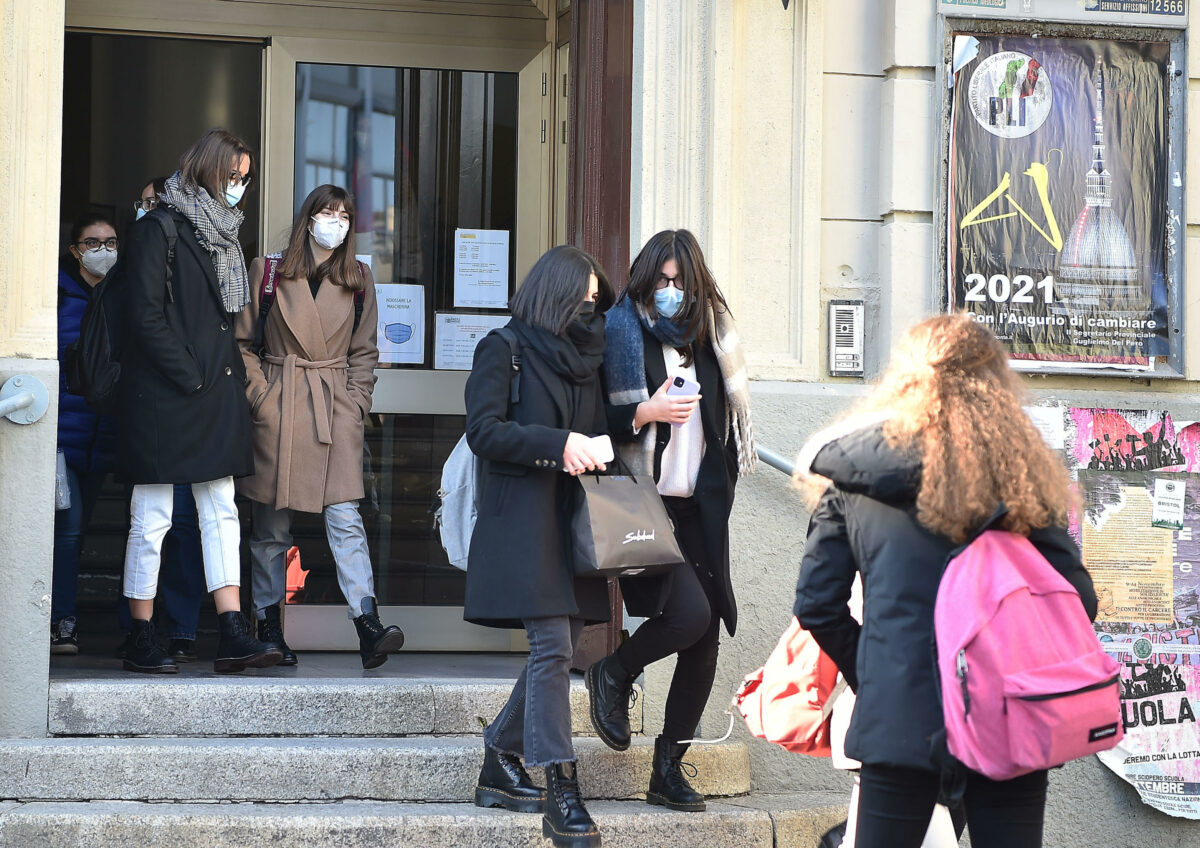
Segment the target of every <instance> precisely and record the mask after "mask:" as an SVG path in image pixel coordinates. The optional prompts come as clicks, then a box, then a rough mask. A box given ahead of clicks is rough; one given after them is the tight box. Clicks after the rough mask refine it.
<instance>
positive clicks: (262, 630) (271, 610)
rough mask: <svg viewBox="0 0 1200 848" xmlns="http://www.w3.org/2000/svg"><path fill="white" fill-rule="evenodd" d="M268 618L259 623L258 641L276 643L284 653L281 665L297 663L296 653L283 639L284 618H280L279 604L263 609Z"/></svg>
mask: <svg viewBox="0 0 1200 848" xmlns="http://www.w3.org/2000/svg"><path fill="white" fill-rule="evenodd" d="M263 612H264V613H265V614H266V616H267V617H266V618H264V619H263V620H262V621H260V622H259V623H258V641H260V642H267V643H269V644H272V645H274V646H275V647H276V648H278V649H279V651H280V653H282V654H283V659H281V660H280V661H279V664H280V665H295V664H296V663H297V660H296V654H295V652H293V651H292V649H291V648H289V647H288V643H287V642H285V641H283V620H282V619H281V618H280V613H279V604H272V605H271V606H269V607H267V608H266V609H264V610H263Z"/></svg>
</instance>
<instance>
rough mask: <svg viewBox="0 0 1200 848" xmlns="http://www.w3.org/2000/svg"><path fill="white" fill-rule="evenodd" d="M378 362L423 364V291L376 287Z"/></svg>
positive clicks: (389, 285) (404, 286)
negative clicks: (377, 304)
mask: <svg viewBox="0 0 1200 848" xmlns="http://www.w3.org/2000/svg"><path fill="white" fill-rule="evenodd" d="M375 296H376V298H378V300H379V362H380V364H381V365H382V364H386V363H403V364H405V365H423V364H424V362H425V287H424V286H413V285H408V284H405V283H379V284H377V285H376V286H375Z"/></svg>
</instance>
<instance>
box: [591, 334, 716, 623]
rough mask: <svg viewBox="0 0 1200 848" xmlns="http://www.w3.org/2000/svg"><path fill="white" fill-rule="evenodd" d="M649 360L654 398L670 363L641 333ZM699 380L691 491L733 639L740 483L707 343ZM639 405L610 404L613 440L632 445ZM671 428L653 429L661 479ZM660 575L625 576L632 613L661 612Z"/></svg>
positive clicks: (699, 352)
mask: <svg viewBox="0 0 1200 848" xmlns="http://www.w3.org/2000/svg"><path fill="white" fill-rule="evenodd" d="M642 342H643V345H644V349H645V357H644V358H645V361H646V390H647V391H648V392H649V393H650V394H654V392H656V391H658V387H659V386H661V385H662V384H663V381H665V380H666V379H667V364H666V360H665V359H664V358H663V350H662V342H660V341H659V340H658V339H656V338H655V337H654V336H653V335H651V334H650V333H648V332H646V330H645V328H643V329H642ZM693 350H694V354H695V356H694V360H695V364H696V381H697V382H698V383H700V409H699V411H700V420H701V423H702V424H703V427H704V456H703V458H701V460H700V470H699V472H698V474H697V475H696V488H695V490H694V492H693V493H692V498H693V499H694V500H695V502H696V505H697V507H699V510H700V516H701V518H702V519H703V521H704V539H705V546H706V548H707V554H708V560H709V562H712V563H715V564H716V566H717V569H718V571H717V573H715V574H714V575H713V576H714V578H715V584H716V587H717V594H718V597H717V600H718V604H719V609H717V610H715V612H718V613H719V614H720V616H721V619H722V620H723V621H724V622H725V629H726V630H727V631H729V635H730V636H732V635H733V634H734V631H736V630H737V601H736V599H735V598H734V596H733V581H732V580H731V578H730V575H729V513H730V512H731V511H732V510H733V495H734V486H735V485H736V484H737V479H738V462H737V445H736V444H735V442H734V438H733V433H732V432H730V433H728V434H726V432H725V419H726V415H727V411H726V404H725V381H724V379H723V378H722V377H721V366H720V364H719V363H718V362H717V355H716V352H715V351H714V350H713V349H712V346H711V345H708V344H696V345H694V346H693ZM637 406H638V405H637V404H636V403H630V404H623V405H620V406H612V405H610V406H608V409H607V414H608V422H609V427H610V429H611V432H612V437H613V439H614V440H615V441H626V442H628V441H633V440H634V439H635V438H636V437H635V436H634V434H633V416H634V414H635V413H636V412H637ZM671 430H672V427H671V425H670V424H661V423H660V424H658V426H657V427H655V444H654V479H655V480H656V481H657V480H658V479H659V478H660V477H661V476H662V456H663V451H664V450H666V447H667V444H668V443H669V442H670V441H671ZM673 573H674V572H669V573H667V574H664V575H659V576H656V577H622V578H621V595H622V596H623V597H624V599H625V608H626V609H627V610H629V612H630V614H631V615H639V616H645V617H647V618H650V617H653V616H656V615H658V614H660V613H661V612H662V609H663V603H664V602H665V600H666V596H667V592H668V590H669V588H670V581H671V579H672V574H673Z"/></svg>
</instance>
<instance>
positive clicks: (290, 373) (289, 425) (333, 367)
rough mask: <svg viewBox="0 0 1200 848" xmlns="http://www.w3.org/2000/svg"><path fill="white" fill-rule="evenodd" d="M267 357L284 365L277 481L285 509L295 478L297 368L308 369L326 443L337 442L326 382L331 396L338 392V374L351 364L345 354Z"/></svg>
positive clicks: (321, 437)
mask: <svg viewBox="0 0 1200 848" xmlns="http://www.w3.org/2000/svg"><path fill="white" fill-rule="evenodd" d="M263 359H264V360H266V361H267V362H269V363H271V364H272V365H280V366H282V367H283V389H282V395H283V397H282V399H281V400H282V409H281V413H282V414H281V416H280V419H279V458H278V468H277V474H276V485H275V508H276V509H283V508H284V507H285V506H286V504H287V503H288V500H289V499H288V493H289V492H290V491H291V478H292V431H293V429H294V427H295V423H296V369H297V368H300V369H302V370H303V371H304V377H305V379H306V380H308V392H309V395H310V396H311V397H312V403H313V421H314V422H315V423H316V426H317V441H318V442H319V443H321V444H323V445H331V444H333V408H332V407H331V406H330V405H329V404H327V403H326V402H325V391H324V388H323V386H328V387H329V397H330V398H331V399H332V398H333V395H334V391H335V388H334V382H333V378H334V375H335V374H336V373H338V372H342V373H343V377H342V380H343V381H344V380H345V376H344V372H345V371H346V369H347V368H348V367H349V362H348V360H347V358H346V357H345V356H339V357H337V358H336V359H322V360H318V361H315V362H314V361H312V360H308V359H301V358H300V357H299V356H297V355H296V354H294V353H289V354H288V355H287V356H272V355H271V354H267V355H265V356H263Z"/></svg>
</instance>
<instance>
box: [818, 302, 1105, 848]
mask: <svg viewBox="0 0 1200 848" xmlns="http://www.w3.org/2000/svg"><path fill="white" fill-rule="evenodd" d="M1022 394H1023V392H1022V386H1021V383H1020V378H1019V377H1018V376H1017V375H1016V374H1015V373H1013V372H1012V370H1010V369H1009V367H1008V357H1007V355H1006V354H1005V352H1004V348H1003V347H1001V345H1000V343H999V342H998V341H997V340H996V338H995V337H994V336H993V335H992V334H991V333H990V332H989V331H988V330H987V329H985V328H984V327H983V326H982V325H980V324H977V323H975V322H974V321H972V320H971V319H970V318H968V317H966V316H964V315H956V316H940V317H937V318H931V319H929V320H927V321H924V322H922V323H921V324H918V325H917V326H916V327H915V328H913V329H912V330H911V331H910V332H909V333H908V335H907V336H906V337H905V339H904V340H903V341H902V342H901V344H900V347H899V349H898V350H897V351H896V352H895V354H894V361H893V365H892V367H891V369H890V370H889V372H888V374H887V375H886V376H885V377H884V379H883V381H882V383H881V384H880V385H879V387H878V388H877V389H876V391H875V392H874V393H873V395H872V396H871V397H870V398H869V399H868V401H867V402H866V403H865V404H864V406H863V407H862V408H861V410H860V411H861V413H862V414H861V415H859V416H857V417H854V418H851V419H850V420H848V421H846V422H843V423H842V424H841V425H839V426H838V427H836V428H831V430H830V431H828V432H826V433H825V434H820V435H818V436H817V437H814V439H813V440H812V441H811V442H810V443H809V445H808V446H806V447H805V449H804V451H803V452H802V453H801V455H800V460H799V461H798V462H797V469H798V472H799V474H800V475H801V477H802V482H804V483H807V484H808V485H809V486H810V487H811V488H812V489H813V490H814V494H815V495H816V496H817V497H818V498H819V500H817V506H816V509H815V511H814V512H813V516H812V521H811V523H810V525H809V530H808V543H807V546H806V548H805V552H804V560H803V562H802V563H801V566H800V579H799V583H798V585H797V587H796V605H795V614H796V617H797V618H798V619H799V620H800V624H801V625H802V626H804V627H805V628H806V629H807V630H809V631H810V632H811V633H812V635H813V638H814V639H816V640H817V643H818V644H819V645H820V646H821V647H822V648H823V649H824V650H825V652H826V653H827V654H828V655H829V656H830V658H832V659H833V661H834V662H836V663H837V665H838V668H839V669H840V670H841V672H842V674H843V676H844V677H845V678H846V682H847V684H848V685H849V686H850V688H851V689H852V690H853V691H854V692H855V694H856V695H857V699H856V701H855V704H854V712H853V715H852V718H851V720H850V728H849V730H848V731H847V734H846V745H845V750H846V754H847V755H848V756H850V757H852V758H854V759H856V760H859V761H860V762H861V763H862V773H861V776H860V781H861V786H860V794H859V802H858V828H857V835H856V842H855V846H856V848H884V846H886V848H917V846H919V845H921V841H922V838H923V837H924V835H925V830H926V827H927V825H928V824H929V818H930V814H931V813H932V812H933V808H934V804H935V803H936V801H937V799H938V794H939V789H940V788H941V787H943V786H954V785H956V784H957V785H959V786H964V785H965V795H964V796H963V798H964V803H965V808H966V814H967V826H968V827H969V828H970V830H971V844H972V845H974V846H976V848H1036V846H1039V845H1041V843H1042V816H1043V810H1044V807H1045V803H1046V772H1045V771H1038V772H1033V773H1032V774H1027V775H1024V776H1022V777H1018V778H1015V779H1013V780H1007V781H999V782H998V781H992V780H989V779H987V778H986V777H984V776H983V775H980V774H976V773H974V772H968V771H967V770H966V768H965V767H964V766H963V765H962V764H961V763H958V762H957V761H956V760H954V759H953V758H952V757H951V756H950V754H949V752H948V751H947V750H946V745H945V725H944V721H943V718H942V706H941V700H940V698H939V697H938V691H937V688H936V682H935V679H934V677H935V674H936V671H935V669H934V663H933V658H932V654H931V646H932V645H933V641H934V632H933V607H934V601H935V599H936V597H937V590H938V584H939V582H940V580H941V575H942V569H943V566H944V565H945V563H946V560H947V557H948V556H949V554H950V553H951V551H953V550H954V549H955V548H958V547H959V546H961V545H962V544H963V543H964V542H965V541H967V540H968V539H970V538H972V537H973V536H974V535H975V534H976V533H978V532H979V531H980V530H982V529H984V527H997V528H999V529H1003V530H1008V531H1011V532H1013V533H1018V534H1020V535H1023V536H1027V537H1028V538H1029V540H1030V541H1031V542H1032V543H1033V544H1034V546H1035V547H1036V548H1037V549H1038V550H1039V551H1040V552H1041V553H1042V555H1043V556H1045V557H1046V559H1047V560H1049V562H1050V564H1051V565H1053V566H1054V567H1055V568H1056V569H1057V570H1058V571H1059V572H1060V573H1061V574H1062V575H1063V576H1064V577H1066V578H1067V580H1069V581H1070V583H1071V585H1072V586H1074V587H1075V588H1076V589H1077V590H1078V591H1079V595H1080V598H1081V600H1082V602H1083V605H1084V608H1085V609H1086V610H1087V613H1088V615H1089V616H1090V617H1092V618H1095V615H1096V595H1095V593H1094V592H1093V590H1092V581H1091V578H1090V577H1089V576H1088V574H1087V571H1085V570H1084V568H1083V565H1082V564H1081V562H1080V558H1079V550H1078V548H1077V547H1076V546H1075V543H1074V542H1073V541H1072V540H1071V537H1070V536H1069V535H1068V534H1067V532H1066V529H1065V527H1066V521H1067V505H1068V502H1069V496H1068V490H1067V485H1068V481H1067V472H1066V469H1065V468H1064V467H1063V464H1062V462H1061V460H1059V458H1058V457H1057V456H1056V455H1055V454H1054V452H1053V451H1051V450H1050V448H1049V447H1048V446H1047V445H1046V444H1045V442H1044V441H1043V440H1042V437H1041V435H1040V434H1039V433H1038V430H1037V429H1036V428H1035V427H1034V425H1033V422H1032V421H1030V420H1029V417H1028V416H1027V415H1026V414H1025V412H1024V410H1023V409H1022V407H1021V398H1022ZM856 573H859V574H861V575H862V584H863V623H862V625H861V626H860V625H859V624H858V623H857V622H856V621H855V620H854V618H852V617H851V614H850V609H849V607H848V606H847V601H848V600H849V598H850V589H851V586H852V584H853V582H854V577H855V574H856ZM964 781H965V784H964Z"/></svg>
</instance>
